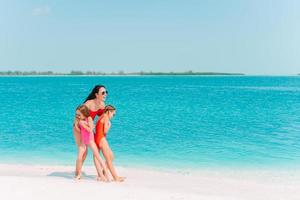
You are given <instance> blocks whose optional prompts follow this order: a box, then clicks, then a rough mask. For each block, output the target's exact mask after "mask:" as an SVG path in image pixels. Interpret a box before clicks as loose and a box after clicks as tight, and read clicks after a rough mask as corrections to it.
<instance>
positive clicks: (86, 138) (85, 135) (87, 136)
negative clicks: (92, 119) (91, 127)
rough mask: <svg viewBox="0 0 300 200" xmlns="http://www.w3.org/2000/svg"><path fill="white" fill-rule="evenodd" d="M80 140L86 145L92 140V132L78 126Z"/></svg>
mask: <svg viewBox="0 0 300 200" xmlns="http://www.w3.org/2000/svg"><path fill="white" fill-rule="evenodd" d="M80 133H81V141H82V142H83V143H84V144H85V145H87V144H89V143H90V141H91V140H94V134H93V133H91V132H89V131H88V130H86V129H85V128H84V127H82V126H80Z"/></svg>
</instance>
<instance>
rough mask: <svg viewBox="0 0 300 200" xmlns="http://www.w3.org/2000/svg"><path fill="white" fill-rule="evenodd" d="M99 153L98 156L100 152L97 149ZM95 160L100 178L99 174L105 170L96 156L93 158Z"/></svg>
mask: <svg viewBox="0 0 300 200" xmlns="http://www.w3.org/2000/svg"><path fill="white" fill-rule="evenodd" d="M97 151H98V154H99V153H100V152H99V150H98V149H97ZM93 158H94V165H95V167H96V170H97V174H98V177H100V174H99V173H98V172H100V171H103V168H102V167H101V164H100V163H99V161H98V160H97V158H96V157H95V156H93Z"/></svg>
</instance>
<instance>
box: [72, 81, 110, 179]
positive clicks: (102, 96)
mask: <svg viewBox="0 0 300 200" xmlns="http://www.w3.org/2000/svg"><path fill="white" fill-rule="evenodd" d="M106 96H107V90H106V88H105V86H104V85H96V86H95V87H94V88H93V90H92V91H91V93H90V94H89V95H88V97H87V98H86V99H85V101H84V105H86V106H87V107H88V109H89V111H90V116H91V118H92V119H93V120H94V119H95V117H96V116H101V115H102V114H103V112H104V108H105V100H106ZM73 133H74V138H75V142H76V145H77V148H78V150H79V147H80V144H81V136H80V127H79V118H78V116H76V117H75V120H74V126H73ZM86 156H87V149H86V151H85V152H84V154H83V156H82V160H81V161H82V163H83V162H84V161H85V159H86ZM94 164H95V166H96V169H97V172H98V171H99V170H101V165H100V163H99V162H98V161H97V159H95V157H94ZM76 166H77V165H76ZM78 173H79V169H78V168H77V167H76V169H75V176H77V175H78ZM98 176H100V174H98Z"/></svg>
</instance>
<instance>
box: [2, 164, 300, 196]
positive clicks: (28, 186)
mask: <svg viewBox="0 0 300 200" xmlns="http://www.w3.org/2000/svg"><path fill="white" fill-rule="evenodd" d="M117 169H118V171H119V172H120V174H121V175H124V176H126V177H127V179H126V181H125V182H124V183H115V182H111V183H103V182H97V181H96V180H95V170H94V168H93V167H85V168H84V176H83V178H82V180H80V181H77V182H76V181H74V180H73V167H70V166H30V165H6V164H1V165H0V188H1V192H0V197H1V199H6V200H11V199H30V200H35V199H36V200H42V199H46V200H48V199H49V200H50V199H51V200H53V199H95V198H97V199H113V200H114V199H145V200H150V199H173V200H183V199H192V200H193V199H195V200H202V199H203V200H204V199H205V200H219V199H220V200H221V199H222V200H229V199H236V200H243V199H251V200H253V199H262V200H267V199H270V200H271V199H272V200H276V199H282V200H290V199H291V200H294V199H295V200H296V199H297V200H299V199H300V173H299V171H298V170H297V171H288V172H287V171H286V172H284V171H279V172H276V171H272V172H270V171H263V170H260V171H239V172H237V171H235V170H227V171H223V172H221V171H214V170H200V171H193V172H184V171H177V172H176V171H172V172H166V171H154V170H146V169H133V168H121V167H118V168H117Z"/></svg>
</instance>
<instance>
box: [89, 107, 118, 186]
mask: <svg viewBox="0 0 300 200" xmlns="http://www.w3.org/2000/svg"><path fill="white" fill-rule="evenodd" d="M115 113H116V109H115V108H114V107H113V106H111V105H108V106H106V107H105V110H104V113H103V115H102V116H101V117H99V119H98V121H97V124H96V134H95V143H96V145H97V147H98V149H99V150H100V151H102V154H103V156H104V158H105V160H106V165H107V168H108V169H109V171H110V173H111V175H112V177H113V179H114V181H117V182H123V181H124V177H120V176H118V175H117V172H116V170H115V167H114V166H113V163H112V162H113V160H114V154H113V152H112V150H111V148H110V147H109V144H108V142H107V140H106V134H107V132H108V131H109V129H110V127H111V122H110V119H111V118H113V116H114V115H115Z"/></svg>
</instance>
